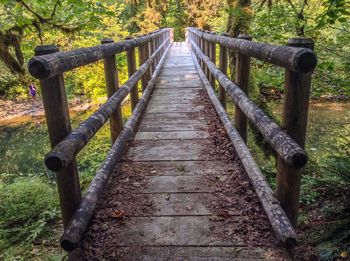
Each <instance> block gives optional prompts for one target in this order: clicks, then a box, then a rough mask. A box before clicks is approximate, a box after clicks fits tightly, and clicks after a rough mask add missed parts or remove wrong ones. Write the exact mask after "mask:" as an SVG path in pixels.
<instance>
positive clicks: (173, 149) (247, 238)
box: [82, 43, 288, 260]
mask: <svg viewBox="0 0 350 261" xmlns="http://www.w3.org/2000/svg"><path fill="white" fill-rule="evenodd" d="M275 241H276V240H275V238H274V235H273V232H272V230H271V228H270V226H269V223H268V221H267V219H266V217H265V214H264V213H263V210H262V208H261V207H260V205H259V202H258V199H257V196H256V195H255V193H254V191H253V189H252V187H251V185H250V183H249V181H248V180H247V178H246V174H245V173H244V171H243V169H242V166H241V163H240V162H239V160H237V157H236V155H235V153H234V150H233V148H232V146H231V145H230V143H229V141H228V138H227V137H226V135H225V131H224V129H223V127H222V126H221V124H220V122H219V121H218V119H217V117H216V116H215V111H214V109H213V107H212V106H211V105H210V101H209V99H208V98H207V97H206V94H205V91H204V89H203V86H202V82H201V80H200V78H199V75H198V73H197V70H196V68H195V66H194V63H193V61H192V58H191V55H190V50H189V48H188V47H187V45H186V44H185V43H174V44H173V46H172V48H171V50H170V53H169V54H168V57H167V59H166V61H165V63H164V66H163V69H162V72H161V74H160V77H159V80H158V83H157V86H156V88H155V91H154V93H153V95H152V98H151V101H150V103H149V105H148V107H147V110H146V113H145V115H144V117H143V119H142V122H141V123H140V126H139V129H138V132H137V134H136V135H135V138H134V140H133V141H132V142H131V144H130V146H129V150H128V152H127V154H126V155H125V157H124V160H123V162H122V164H120V166H119V167H118V169H117V170H116V173H115V174H114V175H113V176H112V178H111V180H110V182H109V185H108V189H107V190H106V192H105V193H104V195H103V197H102V199H101V200H100V202H99V204H98V207H97V210H96V213H95V215H94V217H93V219H92V221H91V224H90V227H89V230H88V232H87V234H86V236H85V239H84V241H83V245H82V250H83V253H84V257H85V259H86V260H288V259H287V258H286V254H285V252H284V251H283V250H282V249H280V248H278V247H277V246H275Z"/></svg>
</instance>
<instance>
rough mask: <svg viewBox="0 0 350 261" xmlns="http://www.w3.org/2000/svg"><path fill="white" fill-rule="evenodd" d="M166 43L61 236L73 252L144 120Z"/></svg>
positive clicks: (66, 246) (62, 242) (67, 248)
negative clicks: (117, 165) (140, 122)
mask: <svg viewBox="0 0 350 261" xmlns="http://www.w3.org/2000/svg"><path fill="white" fill-rule="evenodd" d="M165 42H167V45H166V46H164V47H163V56H162V58H161V59H160V61H159V64H158V66H157V67H156V68H155V71H154V73H153V76H152V78H151V80H150V81H149V82H148V85H147V87H146V89H145V91H144V93H143V94H142V97H141V99H140V100H139V102H138V103H137V105H136V107H135V110H134V112H133V114H132V116H131V117H130V118H129V120H128V121H127V123H126V124H125V127H124V128H123V130H122V132H121V134H120V135H119V136H118V138H117V140H116V142H115V143H114V144H113V146H112V148H111V150H110V151H109V153H108V155H107V157H106V160H105V161H104V162H103V164H102V166H101V167H100V168H99V169H98V170H97V172H96V175H95V176H94V179H93V180H92V182H91V184H90V186H89V188H88V190H87V192H86V193H85V195H84V198H83V200H82V201H81V203H80V205H79V207H78V208H77V210H76V211H75V213H74V215H73V217H72V218H71V220H70V222H69V224H68V226H67V227H66V229H65V231H64V233H63V235H62V237H61V240H60V242H61V246H62V248H63V249H65V250H67V251H72V250H74V249H76V248H78V247H79V244H80V241H81V239H82V238H83V235H84V233H85V231H86V228H87V226H88V224H89V221H90V219H91V217H92V214H93V211H94V209H95V206H96V204H97V201H98V199H99V197H100V196H101V194H102V192H103V188H104V187H105V185H106V183H107V181H108V178H109V176H110V175H111V173H112V172H113V170H114V168H115V166H116V164H117V163H118V160H119V159H120V158H121V156H122V154H123V152H124V150H125V147H126V144H127V141H128V140H129V139H130V137H132V135H133V134H134V130H135V128H136V126H137V124H138V122H139V120H140V118H141V115H142V113H143V112H144V110H145V109H146V107H147V104H148V102H149V100H150V97H151V94H152V92H153V89H154V87H155V84H156V82H157V78H158V75H159V74H160V71H161V68H162V64H163V62H164V60H165V56H166V53H167V51H168V50H169V42H171V38H170V39H167V40H165Z"/></svg>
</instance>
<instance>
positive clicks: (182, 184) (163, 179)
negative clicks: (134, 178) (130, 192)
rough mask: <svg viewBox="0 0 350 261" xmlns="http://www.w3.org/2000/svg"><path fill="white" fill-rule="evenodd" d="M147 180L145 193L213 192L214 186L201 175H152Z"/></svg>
mask: <svg viewBox="0 0 350 261" xmlns="http://www.w3.org/2000/svg"><path fill="white" fill-rule="evenodd" d="M147 181H148V182H147V184H148V185H147V187H146V188H144V189H143V191H142V192H143V193H178V192H182V193H184V192H186V193H199V192H202V193H203V192H213V186H211V185H210V183H209V182H208V181H207V180H206V179H204V178H203V177H201V176H151V177H147Z"/></svg>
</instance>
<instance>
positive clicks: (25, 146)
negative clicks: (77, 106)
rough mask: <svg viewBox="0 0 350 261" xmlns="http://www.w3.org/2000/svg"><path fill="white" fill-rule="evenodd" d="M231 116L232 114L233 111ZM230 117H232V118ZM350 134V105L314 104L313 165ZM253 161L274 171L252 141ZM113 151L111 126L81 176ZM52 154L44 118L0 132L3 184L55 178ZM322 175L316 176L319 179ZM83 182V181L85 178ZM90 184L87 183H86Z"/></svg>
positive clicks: (126, 111)
mask: <svg viewBox="0 0 350 261" xmlns="http://www.w3.org/2000/svg"><path fill="white" fill-rule="evenodd" d="M270 106H271V107H272V109H273V112H274V114H275V115H276V116H277V118H278V119H279V118H280V112H281V105H280V104H278V103H271V104H270ZM92 112H93V111H92V110H91V109H90V110H88V111H85V112H80V113H78V114H77V115H75V116H74V117H72V118H73V119H72V125H73V127H76V126H78V124H79V123H80V122H82V120H84V119H86V118H87V117H88V116H89V115H91V113H92ZM230 112H231V113H232V111H231V110H230ZM231 113H230V114H231ZM129 116H130V104H128V103H127V104H125V105H124V106H123V118H124V121H125V120H126V119H127V118H128V117H129ZM349 130H350V103H339V104H336V103H314V104H311V105H310V110H309V123H308V131H307V145H306V149H307V152H308V154H309V157H310V164H311V166H312V164H318V163H320V162H322V161H323V160H324V158H325V157H326V156H327V155H328V154H329V153H331V152H330V151H329V148H330V147H332V146H333V145H334V144H335V143H337V142H338V141H337V140H338V139H337V138H338V136H339V135H344V133H346V131H349ZM249 144H250V145H251V149H252V152H253V155H254V157H255V158H256V160H257V162H258V163H259V165H260V167H261V168H262V169H263V171H264V170H265V171H267V172H269V171H271V172H273V171H274V167H275V166H274V161H273V160H266V158H265V157H264V155H263V154H262V153H261V152H259V149H257V148H256V147H254V146H253V145H252V144H253V139H252V138H251V137H250V142H249ZM331 145H332V146H331ZM109 147H110V138H109V126H108V124H105V126H104V127H103V128H102V129H101V130H100V131H99V132H98V133H97V134H96V136H95V137H94V138H93V139H92V140H91V142H90V143H89V144H88V145H87V146H86V147H85V148H84V149H83V150H82V152H81V153H79V155H78V161H79V172H80V174H81V176H83V177H84V176H86V177H88V176H91V175H93V173H94V172H95V171H96V169H97V168H98V166H99V165H100V164H101V162H102V161H103V160H104V158H105V156H106V154H107V152H108V149H109ZM48 151H49V142H48V136H47V130H46V126H45V122H44V120H43V119H42V118H39V119H35V120H31V121H29V122H28V121H27V122H23V123H21V124H19V125H17V126H8V127H2V128H1V129H0V155H1V164H0V173H1V174H0V181H5V182H11V181H12V180H13V179H15V178H18V177H21V176H38V175H39V176H46V177H48V178H50V179H52V178H53V175H52V173H51V172H49V171H48V170H47V169H46V168H45V167H44V164H43V158H44V155H45V154H46V153H47V152H48ZM318 174H319V173H315V175H318ZM83 182H84V178H83ZM87 182H88V180H87Z"/></svg>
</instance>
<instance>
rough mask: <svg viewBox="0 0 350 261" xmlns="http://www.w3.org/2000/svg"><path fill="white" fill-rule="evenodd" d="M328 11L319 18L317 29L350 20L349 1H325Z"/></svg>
mask: <svg viewBox="0 0 350 261" xmlns="http://www.w3.org/2000/svg"><path fill="white" fill-rule="evenodd" d="M324 6H325V7H326V9H325V10H324V12H323V13H322V14H321V15H319V16H318V17H317V20H316V21H317V23H318V24H317V28H320V27H323V26H327V25H328V24H335V23H336V22H341V23H344V22H347V21H349V18H350V11H349V10H350V3H349V1H347V0H325V1H324Z"/></svg>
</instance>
